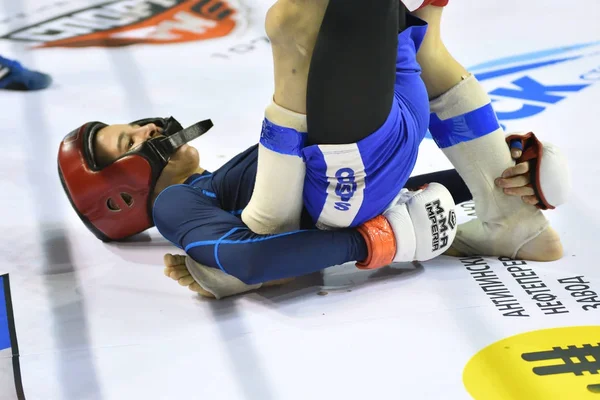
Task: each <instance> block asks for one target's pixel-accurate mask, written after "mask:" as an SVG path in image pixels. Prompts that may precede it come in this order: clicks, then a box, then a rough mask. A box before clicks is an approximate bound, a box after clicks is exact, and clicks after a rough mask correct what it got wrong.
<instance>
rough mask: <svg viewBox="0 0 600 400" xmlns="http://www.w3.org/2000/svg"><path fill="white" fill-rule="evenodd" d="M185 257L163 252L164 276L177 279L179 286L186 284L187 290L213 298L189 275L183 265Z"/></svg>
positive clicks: (212, 295) (213, 296)
mask: <svg viewBox="0 0 600 400" xmlns="http://www.w3.org/2000/svg"><path fill="white" fill-rule="evenodd" d="M185 257H186V256H181V255H179V254H175V255H173V254H165V256H164V259H163V261H164V264H165V270H164V272H165V276H168V277H169V278H171V279H173V280H174V281H177V282H178V283H179V284H180V285H181V286H187V288H188V289H189V290H191V291H192V292H195V293H198V294H199V295H200V296H202V297H206V298H209V299H215V298H216V297H215V295H214V294H212V293H210V292H207V291H206V290H204V289H203V288H202V286H200V285H199V284H198V283H197V282H196V281H194V278H192V276H191V275H190V273H189V272H188V270H187V267H186V266H185Z"/></svg>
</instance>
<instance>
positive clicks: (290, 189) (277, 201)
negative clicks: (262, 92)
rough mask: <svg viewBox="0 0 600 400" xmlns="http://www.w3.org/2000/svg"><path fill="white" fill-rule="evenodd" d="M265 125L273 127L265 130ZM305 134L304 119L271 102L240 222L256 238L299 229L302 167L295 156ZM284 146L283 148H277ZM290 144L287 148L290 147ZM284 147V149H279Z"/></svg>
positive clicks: (303, 116)
mask: <svg viewBox="0 0 600 400" xmlns="http://www.w3.org/2000/svg"><path fill="white" fill-rule="evenodd" d="M269 123H271V124H273V125H275V127H274V128H269V125H268V124H269ZM306 132H307V122H306V115H304V114H298V113H295V112H293V111H290V110H287V109H285V108H283V107H281V106H279V105H277V104H275V102H272V103H271V104H270V105H269V106H268V107H267V109H266V111H265V124H264V126H263V132H262V136H261V141H260V143H259V147H258V166H257V171H256V183H255V186H254V192H253V193H252V198H251V200H250V202H249V204H248V205H247V206H246V208H245V209H244V211H243V212H242V220H243V221H244V223H245V224H246V225H248V227H249V228H250V229H251V230H252V231H253V232H254V233H258V234H274V233H283V232H289V231H293V230H297V229H299V226H300V217H301V214H302V204H303V202H302V191H303V187H304V176H305V175H306V166H305V164H304V160H303V159H302V157H301V156H300V155H299V154H290V153H292V151H289V150H290V148H291V147H293V148H294V150H293V152H296V153H299V149H301V148H302V146H303V144H300V141H301V137H302V135H305V134H306ZM281 143H284V146H282V145H281ZM290 143H291V146H290ZM285 146H287V147H286V148H285V149H282V147H285Z"/></svg>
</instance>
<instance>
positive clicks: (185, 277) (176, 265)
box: [163, 254, 294, 299]
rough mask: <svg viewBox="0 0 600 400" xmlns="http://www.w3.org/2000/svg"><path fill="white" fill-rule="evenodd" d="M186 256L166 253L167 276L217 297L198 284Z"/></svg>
mask: <svg viewBox="0 0 600 400" xmlns="http://www.w3.org/2000/svg"><path fill="white" fill-rule="evenodd" d="M185 258H186V256H182V255H178V254H175V255H173V254H165V256H164V259H163V261H164V264H165V270H164V273H165V276H168V277H169V278H171V279H173V280H174V281H177V282H178V283H179V284H180V285H181V286H187V288H188V289H189V290H191V291H192V292H195V293H198V294H199V295H200V296H202V297H206V298H209V299H215V298H216V297H215V295H214V294H212V293H210V292H208V291H206V290H205V289H203V288H202V286H200V285H199V284H198V282H196V281H195V280H194V278H193V277H192V275H191V274H190V273H189V271H188V269H187V267H186V265H185ZM293 280H294V278H288V279H279V280H275V281H269V282H265V283H264V284H263V285H262V287H273V286H281V285H285V284H286V283H289V282H291V281H293Z"/></svg>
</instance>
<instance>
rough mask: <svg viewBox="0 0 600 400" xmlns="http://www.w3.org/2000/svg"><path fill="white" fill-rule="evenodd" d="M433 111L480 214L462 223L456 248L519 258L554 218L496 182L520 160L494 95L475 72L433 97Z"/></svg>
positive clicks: (440, 139) (441, 140)
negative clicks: (508, 142) (501, 122)
mask: <svg viewBox="0 0 600 400" xmlns="http://www.w3.org/2000/svg"><path fill="white" fill-rule="evenodd" d="M475 110H477V111H475ZM431 113H432V115H431V117H432V119H431V123H430V130H431V133H432V135H433V137H434V139H435V140H436V142H437V143H438V146H439V147H440V148H441V149H442V151H443V152H444V154H445V155H446V156H447V157H448V159H449V160H450V161H451V162H452V164H453V165H454V167H455V168H456V170H457V171H458V173H459V174H460V176H461V177H462V178H463V180H464V181H465V183H466V184H467V186H468V187H469V190H470V191H471V193H472V194H473V200H474V202H475V210H476V213H477V219H475V220H472V221H469V222H468V223H466V224H462V225H461V226H460V227H459V230H458V233H457V235H456V239H455V241H454V245H453V246H454V248H455V249H457V250H458V251H460V252H462V253H465V254H478V255H489V256H492V255H497V256H507V257H513V258H514V257H516V254H517V252H518V251H519V250H520V249H521V247H522V246H523V245H524V244H526V243H528V242H529V241H530V240H532V239H534V238H536V237H537V236H538V235H539V234H540V233H542V232H543V231H544V230H545V229H546V228H547V227H548V221H547V220H546V218H545V217H544V215H543V214H542V212H541V211H540V210H538V209H537V208H536V207H534V206H531V205H527V204H525V203H523V201H522V200H521V198H519V197H515V196H508V195H506V194H504V192H503V191H502V189H501V188H498V187H496V186H495V184H494V180H495V179H496V178H498V177H500V176H501V175H502V172H503V171H504V170H505V169H506V168H509V167H511V166H513V165H515V162H514V160H513V159H512V158H511V155H510V150H509V148H508V146H507V145H506V142H505V134H504V131H503V130H502V128H501V127H500V125H499V123H498V122H497V119H496V115H495V113H494V112H493V109H492V108H491V100H490V98H489V96H488V94H487V93H486V91H485V90H484V88H483V87H482V86H481V84H480V83H479V82H478V81H477V79H476V78H475V77H474V76H472V75H471V76H469V77H468V78H466V79H464V80H463V81H461V82H460V83H459V84H458V85H456V86H455V87H453V88H452V89H450V90H449V91H448V92H446V93H444V94H443V95H441V96H440V97H438V98H436V99H434V100H433V101H431ZM452 120H453V121H454V123H453V124H452V123H451V122H450V121H452Z"/></svg>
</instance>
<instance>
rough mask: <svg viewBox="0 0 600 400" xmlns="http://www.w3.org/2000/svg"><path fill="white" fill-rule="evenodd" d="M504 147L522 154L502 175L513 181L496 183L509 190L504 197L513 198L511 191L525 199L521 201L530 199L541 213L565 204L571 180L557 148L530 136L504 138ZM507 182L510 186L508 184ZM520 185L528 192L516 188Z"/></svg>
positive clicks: (528, 134)
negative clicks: (511, 182) (506, 146)
mask: <svg viewBox="0 0 600 400" xmlns="http://www.w3.org/2000/svg"><path fill="white" fill-rule="evenodd" d="M506 143H508V145H509V146H510V148H511V152H512V153H513V154H514V153H515V151H516V152H520V153H521V154H520V156H518V157H517V158H516V162H517V165H516V166H515V167H513V168H509V170H507V171H505V174H504V175H503V177H506V178H509V177H512V176H516V178H509V179H504V182H502V181H503V180H502V179H501V180H500V182H499V183H500V185H499V186H500V187H504V188H509V189H508V190H509V193H507V194H512V193H510V190H511V188H512V190H513V191H514V192H515V195H524V199H527V198H529V199H531V200H530V201H529V202H530V203H531V204H535V205H536V207H537V208H539V209H542V210H553V209H555V208H556V207H557V206H559V205H561V204H564V203H566V202H567V199H568V197H569V193H570V191H571V179H570V173H569V167H568V164H567V159H566V157H565V156H564V155H563V154H562V153H561V151H560V149H559V148H558V147H556V146H555V145H553V144H552V143H548V142H541V141H540V140H539V139H538V138H537V137H536V136H535V134H534V133H533V132H529V133H526V134H511V135H509V136H507V137H506ZM517 154H518V153H517ZM526 174H527V175H526ZM518 175H521V176H518ZM510 180H512V181H513V185H510V182H508V181H510ZM503 183H504V185H503ZM521 184H524V185H523V186H521V187H522V188H531V189H530V190H529V191H528V192H525V190H526V189H521V187H519V186H515V185H521ZM519 190H520V191H519ZM505 191H506V190H505ZM532 192H533V193H532ZM527 195H529V196H527ZM534 196H535V197H534ZM534 202H535V203H534Z"/></svg>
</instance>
